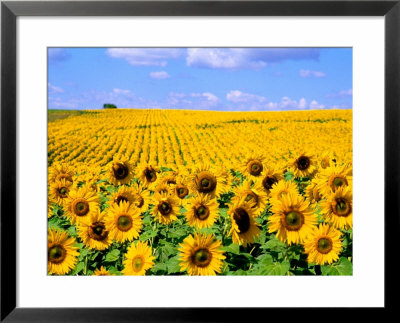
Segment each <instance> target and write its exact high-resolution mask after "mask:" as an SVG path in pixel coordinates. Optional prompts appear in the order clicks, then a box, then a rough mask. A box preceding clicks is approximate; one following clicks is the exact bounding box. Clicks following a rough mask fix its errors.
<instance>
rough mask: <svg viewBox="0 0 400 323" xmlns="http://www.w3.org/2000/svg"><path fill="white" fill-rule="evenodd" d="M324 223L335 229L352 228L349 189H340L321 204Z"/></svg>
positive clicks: (351, 206) (351, 201)
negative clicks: (330, 224)
mask: <svg viewBox="0 0 400 323" xmlns="http://www.w3.org/2000/svg"><path fill="white" fill-rule="evenodd" d="M322 212H323V214H324V217H325V219H326V221H328V222H329V223H332V225H333V226H334V227H335V228H337V229H343V228H344V229H347V228H352V227H353V193H352V191H351V189H350V188H349V187H340V188H338V189H337V190H336V192H335V193H332V194H331V195H329V196H328V197H327V198H326V200H324V201H323V202H322Z"/></svg>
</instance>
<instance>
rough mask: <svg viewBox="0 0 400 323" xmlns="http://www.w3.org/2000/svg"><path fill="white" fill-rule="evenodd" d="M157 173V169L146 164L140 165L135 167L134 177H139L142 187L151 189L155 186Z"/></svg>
mask: <svg viewBox="0 0 400 323" xmlns="http://www.w3.org/2000/svg"><path fill="white" fill-rule="evenodd" d="M159 171H160V170H159V168H158V167H155V166H153V165H150V164H147V163H145V164H143V163H142V164H140V165H138V166H137V172H136V176H137V177H139V179H140V182H141V183H142V185H143V186H145V187H147V188H148V189H152V188H154V186H155V185H156V182H157V176H158V173H159Z"/></svg>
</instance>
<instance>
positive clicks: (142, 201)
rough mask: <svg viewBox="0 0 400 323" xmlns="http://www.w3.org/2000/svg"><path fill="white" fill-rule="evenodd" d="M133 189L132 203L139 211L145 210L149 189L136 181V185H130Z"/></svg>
mask: <svg viewBox="0 0 400 323" xmlns="http://www.w3.org/2000/svg"><path fill="white" fill-rule="evenodd" d="M131 189H132V191H133V198H134V201H133V205H135V206H136V207H137V208H138V209H139V210H140V212H141V213H143V212H145V211H147V209H148V208H149V202H150V191H149V190H148V189H147V188H146V187H144V186H143V185H142V184H141V183H137V185H136V186H131Z"/></svg>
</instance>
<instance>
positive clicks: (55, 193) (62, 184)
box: [49, 178, 72, 205]
mask: <svg viewBox="0 0 400 323" xmlns="http://www.w3.org/2000/svg"><path fill="white" fill-rule="evenodd" d="M71 186H72V182H70V181H68V180H66V179H65V178H62V179H60V180H58V181H54V182H53V183H51V184H50V192H49V193H50V197H51V198H52V200H53V201H54V202H55V203H57V204H59V205H63V204H64V203H65V201H66V199H67V197H68V193H69V191H70V189H71Z"/></svg>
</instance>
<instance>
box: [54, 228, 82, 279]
mask: <svg viewBox="0 0 400 323" xmlns="http://www.w3.org/2000/svg"><path fill="white" fill-rule="evenodd" d="M75 244H76V241H75V239H74V238H72V237H69V235H68V233H67V232H65V231H61V230H60V231H58V230H49V232H48V235H47V257H48V262H47V271H48V273H49V274H56V275H64V274H68V273H69V272H70V271H71V270H72V269H73V268H74V267H75V265H76V263H77V262H78V258H77V256H78V255H79V252H78V251H77V250H78V247H75V246H74V245H75Z"/></svg>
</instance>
